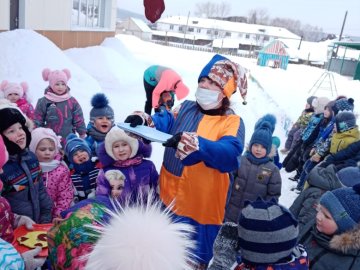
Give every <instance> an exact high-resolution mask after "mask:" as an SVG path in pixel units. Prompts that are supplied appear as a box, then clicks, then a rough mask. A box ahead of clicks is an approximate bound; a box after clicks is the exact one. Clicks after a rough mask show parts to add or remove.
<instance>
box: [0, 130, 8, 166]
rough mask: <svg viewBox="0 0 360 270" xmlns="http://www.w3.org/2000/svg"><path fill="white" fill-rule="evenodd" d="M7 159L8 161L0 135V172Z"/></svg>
mask: <svg viewBox="0 0 360 270" xmlns="http://www.w3.org/2000/svg"><path fill="white" fill-rule="evenodd" d="M8 159H9V154H8V152H7V150H6V146H5V144H4V140H3V138H2V136H1V135H0V170H2V167H3V166H4V165H5V164H6V162H7V161H8Z"/></svg>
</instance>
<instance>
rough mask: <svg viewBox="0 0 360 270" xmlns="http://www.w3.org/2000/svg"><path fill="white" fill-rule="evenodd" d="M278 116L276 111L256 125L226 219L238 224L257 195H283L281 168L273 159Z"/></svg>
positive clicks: (231, 194) (231, 195) (237, 173)
mask: <svg viewBox="0 0 360 270" xmlns="http://www.w3.org/2000/svg"><path fill="white" fill-rule="evenodd" d="M275 124H276V119H275V116H273V115H272V114H267V115H265V116H264V117H262V118H260V119H259V120H258V121H257V123H256V124H255V130H254V133H253V135H252V137H251V140H250V144H249V150H248V151H246V153H245V154H244V155H243V156H242V157H241V162H240V167H239V169H238V170H237V172H236V174H235V177H234V178H235V179H234V182H233V184H232V186H231V191H230V198H229V201H228V205H227V206H226V212H225V220H226V221H232V222H235V223H237V222H238V221H239V216H240V212H241V209H242V208H243V207H244V203H245V201H247V200H250V201H254V200H256V198H257V197H259V196H260V197H262V198H263V199H266V200H269V199H271V198H275V199H276V200H277V199H278V198H279V197H280V195H281V176H280V172H279V169H278V167H277V166H276V165H275V164H274V163H273V162H272V161H271V159H270V158H269V156H268V155H269V153H270V151H271V147H272V133H273V131H274V129H275Z"/></svg>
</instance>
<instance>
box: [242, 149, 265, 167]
mask: <svg viewBox="0 0 360 270" xmlns="http://www.w3.org/2000/svg"><path fill="white" fill-rule="evenodd" d="M245 156H246V158H247V159H248V160H249V161H250V162H251V163H252V164H255V165H260V164H264V163H266V162H268V161H270V160H271V159H270V158H269V157H268V156H265V157H263V158H257V157H255V156H254V155H253V154H252V153H251V152H250V151H247V152H246V153H245Z"/></svg>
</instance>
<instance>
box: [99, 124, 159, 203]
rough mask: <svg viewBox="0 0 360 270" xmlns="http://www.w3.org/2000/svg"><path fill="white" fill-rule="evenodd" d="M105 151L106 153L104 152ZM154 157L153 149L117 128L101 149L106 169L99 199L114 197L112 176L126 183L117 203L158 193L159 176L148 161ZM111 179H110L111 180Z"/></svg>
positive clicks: (103, 170)
mask: <svg viewBox="0 0 360 270" xmlns="http://www.w3.org/2000/svg"><path fill="white" fill-rule="evenodd" d="M104 150H105V151H104ZM150 154H151V145H148V144H144V143H143V142H142V141H140V140H139V139H136V138H134V137H131V136H129V135H127V134H126V133H125V132H124V131H123V130H122V129H120V128H118V127H116V126H115V127H113V128H112V129H111V130H110V131H109V132H108V134H106V137H105V141H104V143H103V144H101V145H100V146H99V151H98V157H99V159H100V162H101V163H102V165H103V169H102V170H101V171H100V173H99V176H98V179H97V188H96V195H111V194H112V193H113V191H114V190H113V188H114V186H113V184H112V180H113V179H112V178H113V177H112V173H113V171H114V170H115V171H116V170H117V171H119V172H120V174H119V175H118V176H117V178H120V179H121V178H122V179H124V185H123V186H121V185H118V187H123V190H122V192H121V193H120V192H119V194H118V197H117V199H118V200H119V201H121V202H124V201H127V200H130V201H133V200H135V199H137V197H138V196H139V195H141V196H147V194H148V192H149V190H150V189H153V190H157V187H158V178H159V175H158V173H157V171H156V168H155V165H154V163H153V162H152V161H150V160H146V159H144V157H149V156H150ZM109 176H110V178H109Z"/></svg>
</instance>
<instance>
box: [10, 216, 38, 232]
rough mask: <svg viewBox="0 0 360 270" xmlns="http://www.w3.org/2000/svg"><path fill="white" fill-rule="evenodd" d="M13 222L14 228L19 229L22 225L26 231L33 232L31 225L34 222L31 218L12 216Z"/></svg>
mask: <svg viewBox="0 0 360 270" xmlns="http://www.w3.org/2000/svg"><path fill="white" fill-rule="evenodd" d="M14 217H15V221H14V227H15V228H17V227H20V226H22V225H25V227H26V229H28V230H33V229H34V228H33V224H35V221H33V220H32V219H31V218H29V217H27V216H21V215H17V214H14Z"/></svg>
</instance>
